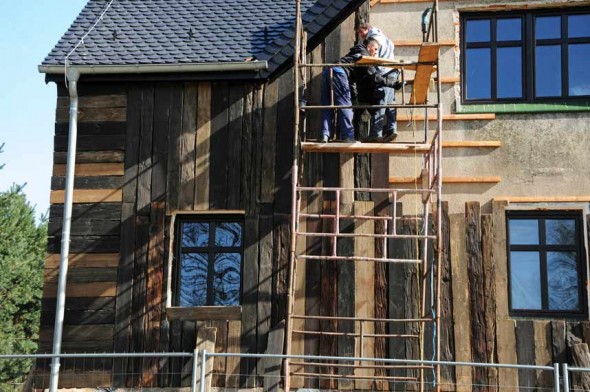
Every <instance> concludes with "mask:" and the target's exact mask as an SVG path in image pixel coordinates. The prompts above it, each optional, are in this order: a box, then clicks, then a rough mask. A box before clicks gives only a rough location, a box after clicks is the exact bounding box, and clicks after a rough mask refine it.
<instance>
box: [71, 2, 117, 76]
mask: <svg viewBox="0 0 590 392" xmlns="http://www.w3.org/2000/svg"><path fill="white" fill-rule="evenodd" d="M114 2H115V0H110V1H109V3H108V4H107V6H106V7H105V9H104V10H103V11H102V12H101V13H100V15H99V16H98V18H97V19H96V21H94V23H93V24H92V26H91V27H90V29H88V31H87V32H86V33H84V35H82V37H81V38H80V40H79V41H78V43H77V44H76V45H75V46H74V47H73V48H72V50H70V51H69V52H68V54H66V57H64V82H65V84H66V87H68V62H69V59H70V56H71V55H72V54H73V53H74V52H75V51H76V49H78V47H80V45H84V40H85V39H86V37H88V36H89V35H90V33H92V31H93V30H94V29H95V28H96V26H98V23H100V21H102V19H103V18H104V16H105V14H106V13H107V11H108V10H109V8H111V5H112V4H113V3H114Z"/></svg>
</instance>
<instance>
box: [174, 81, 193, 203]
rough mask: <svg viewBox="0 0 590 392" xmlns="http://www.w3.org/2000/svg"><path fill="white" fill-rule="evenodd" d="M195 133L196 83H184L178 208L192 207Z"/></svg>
mask: <svg viewBox="0 0 590 392" xmlns="http://www.w3.org/2000/svg"><path fill="white" fill-rule="evenodd" d="M196 134H197V85H196V84H195V83H187V84H185V85H184V97H183V104H182V126H181V130H180V135H179V138H180V140H179V141H180V162H179V164H180V167H179V170H180V194H179V197H180V199H179V205H178V208H179V209H180V210H192V209H194V200H195V191H196V183H195V181H196V180H195V162H196V160H197V155H196Z"/></svg>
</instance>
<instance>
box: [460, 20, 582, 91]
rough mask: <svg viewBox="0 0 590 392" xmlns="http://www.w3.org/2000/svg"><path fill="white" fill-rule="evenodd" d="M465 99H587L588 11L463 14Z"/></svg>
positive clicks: (463, 87) (463, 88) (463, 81)
mask: <svg viewBox="0 0 590 392" xmlns="http://www.w3.org/2000/svg"><path fill="white" fill-rule="evenodd" d="M462 33H463V36H462V41H461V42H462V52H463V56H462V64H461V66H462V75H463V80H462V83H463V85H462V92H463V101H464V102H497V101H507V102H537V101H545V102H546V101H552V100H553V101H558V100H564V99H575V98H581V97H584V98H588V97H590V73H589V72H587V71H586V70H585V68H586V64H587V63H588V61H589V60H590V10H588V9H585V10H579V9H578V10H569V11H568V10H563V11H562V10H560V11H553V12H550V11H546V10H544V11H530V12H520V13H493V14H482V13H477V14H475V13H469V14H464V15H463V17H462Z"/></svg>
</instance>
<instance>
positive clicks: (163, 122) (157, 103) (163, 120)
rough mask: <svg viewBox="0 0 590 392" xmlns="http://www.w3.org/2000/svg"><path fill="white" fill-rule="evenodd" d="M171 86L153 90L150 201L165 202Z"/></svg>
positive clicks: (172, 88) (172, 92)
mask: <svg viewBox="0 0 590 392" xmlns="http://www.w3.org/2000/svg"><path fill="white" fill-rule="evenodd" d="M173 94H174V86H173V85H169V84H167V85H164V86H158V85H156V87H155V89H154V120H153V126H154V131H153V136H152V146H153V150H152V157H151V160H152V167H151V173H152V179H151V189H150V193H151V201H155V200H165V199H166V187H167V181H168V179H167V178H166V177H167V173H168V151H169V148H168V143H169V139H170V134H171V132H170V114H171V112H172V108H171V105H172V96H173Z"/></svg>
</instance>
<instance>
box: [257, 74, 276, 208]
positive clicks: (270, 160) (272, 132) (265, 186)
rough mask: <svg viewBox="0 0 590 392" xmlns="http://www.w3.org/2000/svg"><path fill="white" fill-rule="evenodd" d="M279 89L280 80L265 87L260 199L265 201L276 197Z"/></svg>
mask: <svg viewBox="0 0 590 392" xmlns="http://www.w3.org/2000/svg"><path fill="white" fill-rule="evenodd" d="M278 91H279V81H278V80H275V81H273V82H271V83H269V84H267V85H266V87H265V89H264V129H263V131H262V132H263V133H262V145H263V146H264V150H263V151H262V157H261V174H260V201H261V202H263V203H271V202H272V200H273V198H274V189H275V188H274V183H275V180H274V179H275V148H276V137H277V136H276V129H277V107H278V103H277V100H278V94H279V93H278Z"/></svg>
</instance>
